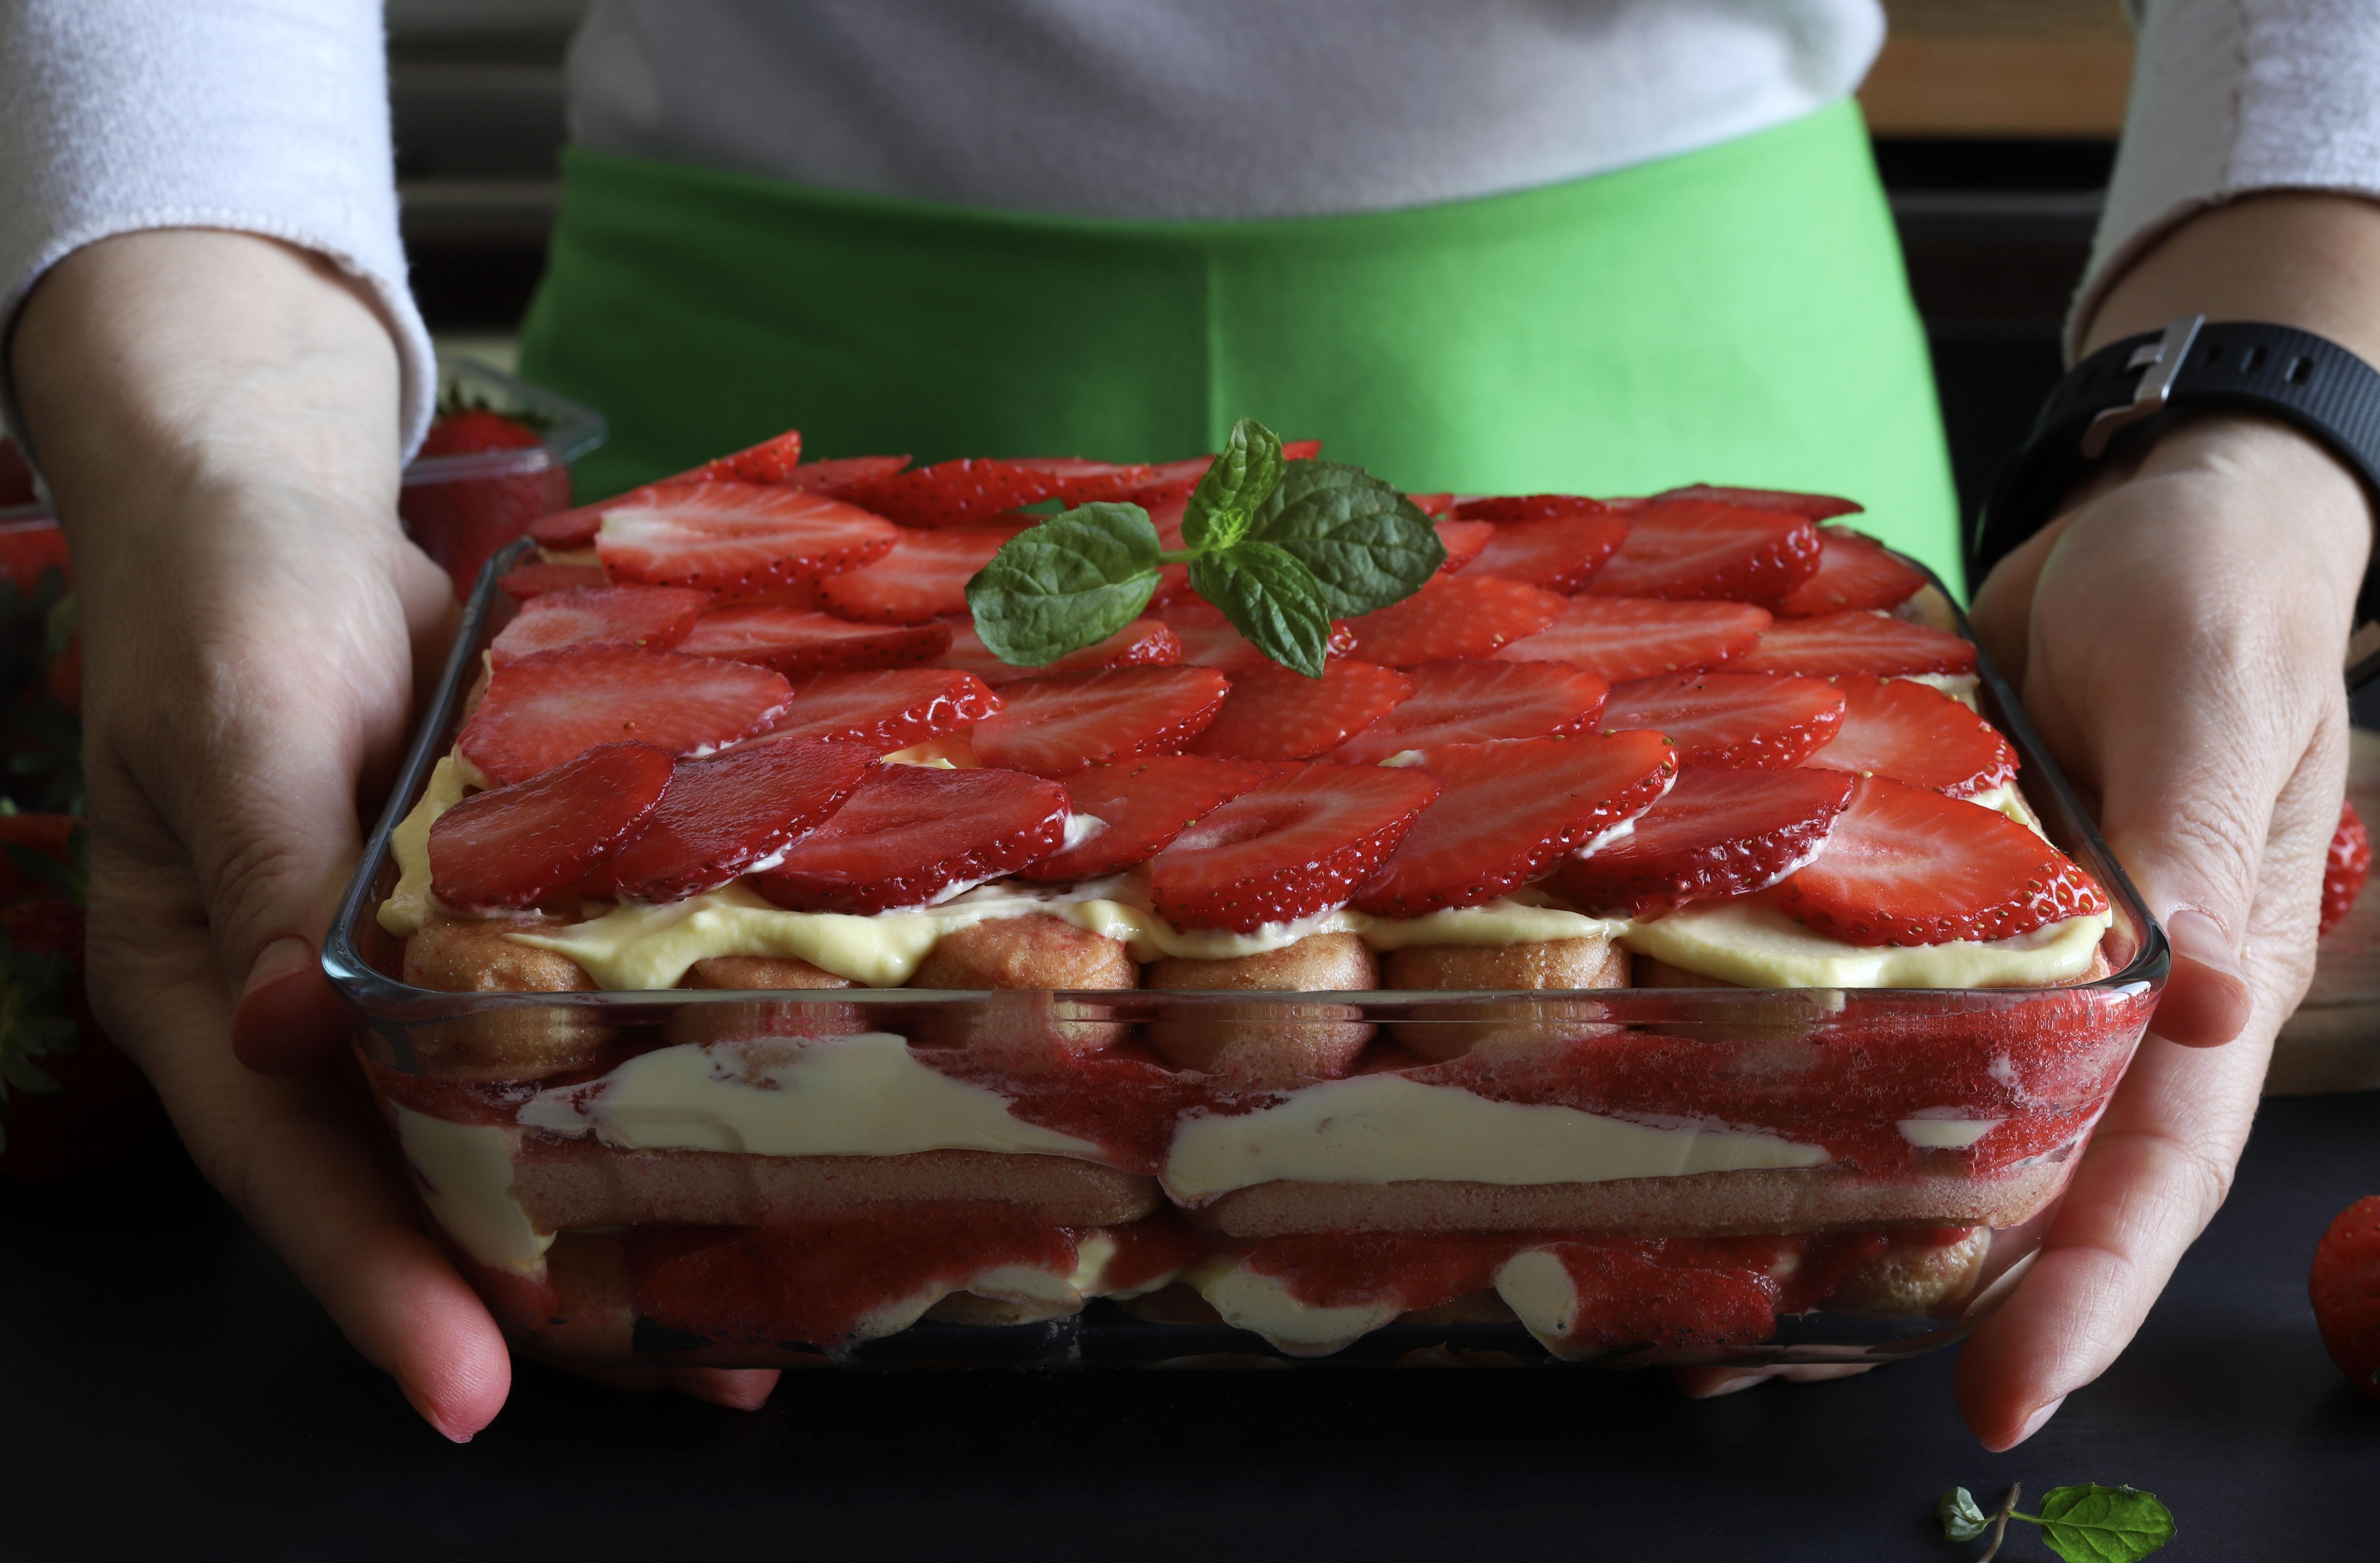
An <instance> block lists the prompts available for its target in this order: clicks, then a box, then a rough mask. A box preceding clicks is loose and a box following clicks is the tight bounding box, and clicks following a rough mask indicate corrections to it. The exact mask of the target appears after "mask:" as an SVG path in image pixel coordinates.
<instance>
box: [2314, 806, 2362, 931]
mask: <svg viewBox="0 0 2380 1563" xmlns="http://www.w3.org/2000/svg"><path fill="white" fill-rule="evenodd" d="M2371 877H2372V833H2371V832H2370V831H2368V830H2366V829H2364V828H2363V816H2362V815H2361V814H2359V813H2357V812H2355V805H2354V804H2352V803H2341V804H2340V805H2339V806H2338V833H2337V834H2336V835H2334V836H2331V838H2330V856H2329V857H2328V859H2327V860H2325V861H2324V863H2323V865H2322V926H2321V930H2320V932H2321V933H2324V934H2327V933H2329V932H2330V931H2331V930H2332V929H2333V928H2336V927H2338V923H2339V920H2340V919H2342V918H2344V917H2345V916H2346V915H2347V914H2348V913H2349V912H2350V911H2352V910H2354V909H2355V898H2356V897H2358V896H2360V895H2362V893H2363V882H2364V881H2365V880H2366V879H2369V878H2371Z"/></svg>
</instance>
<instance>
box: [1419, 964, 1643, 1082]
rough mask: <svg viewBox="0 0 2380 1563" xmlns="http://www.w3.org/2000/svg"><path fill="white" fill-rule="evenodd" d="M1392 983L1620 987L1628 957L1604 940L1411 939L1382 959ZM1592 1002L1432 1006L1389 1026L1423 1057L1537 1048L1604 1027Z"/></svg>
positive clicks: (1624, 981) (1432, 986) (1480, 988)
mask: <svg viewBox="0 0 2380 1563" xmlns="http://www.w3.org/2000/svg"><path fill="white" fill-rule="evenodd" d="M1384 975H1385V977H1386V979H1387V982H1388V985H1389V986H1390V987H1391V988H1402V989H1408V990H1421V991H1427V990H1431V989H1456V990H1468V991H1472V992H1482V991H1488V992H1494V991H1503V990H1510V989H1515V988H1526V989H1548V988H1624V987H1626V986H1627V985H1628V956H1627V953H1626V952H1625V951H1623V950H1621V948H1620V947H1619V946H1617V945H1614V944H1613V943H1612V942H1611V941H1610V940H1609V939H1605V938H1588V939H1544V940H1538V941H1536V942H1534V943H1529V944H1519V945H1414V946H1408V947H1406V948H1404V949H1401V950H1392V951H1390V954H1389V958H1388V959H1387V961H1386V962H1385V963H1384ZM1600 1020H1601V1014H1600V1011H1599V1009H1598V1008H1597V1006H1595V1005H1594V1004H1592V1003H1587V1004H1563V1003H1559V1002H1556V1001H1551V1000H1548V1001H1544V1002H1540V1003H1534V1004H1531V1003H1522V1004H1464V1005H1448V1006H1445V1007H1436V1008H1432V1009H1431V1010H1430V1012H1429V1013H1428V1014H1427V1016H1426V1017H1416V1018H1415V1019H1412V1020H1401V1021H1398V1022H1397V1023H1396V1024H1394V1025H1392V1026H1391V1027H1390V1032H1392V1033H1393V1034H1394V1035H1395V1037H1396V1039H1397V1040H1398V1041H1399V1042H1401V1043H1403V1044H1405V1045H1406V1046H1407V1047H1410V1048H1412V1049H1413V1050H1414V1051H1415V1053H1418V1054H1420V1055H1421V1056H1423V1057H1425V1058H1439V1059H1444V1058H1460V1057H1461V1056H1463V1055H1464V1054H1466V1053H1469V1052H1470V1051H1471V1050H1472V1049H1474V1048H1476V1047H1486V1046H1494V1047H1520V1048H1526V1047H1535V1046H1542V1045H1544V1044H1548V1043H1555V1042H1566V1041H1569V1040H1571V1039H1573V1038H1576V1037H1581V1036H1592V1035H1597V1034H1599V1033H1601V1032H1606V1031H1609V1030H1610V1029H1611V1028H1610V1027H1609V1025H1605V1024H1600V1023H1598V1022H1599V1021H1600Z"/></svg>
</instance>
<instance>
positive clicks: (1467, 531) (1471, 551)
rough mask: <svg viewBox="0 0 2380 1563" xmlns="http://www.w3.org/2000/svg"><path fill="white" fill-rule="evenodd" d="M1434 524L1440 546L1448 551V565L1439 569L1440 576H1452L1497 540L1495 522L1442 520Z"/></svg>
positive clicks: (1445, 564)
mask: <svg viewBox="0 0 2380 1563" xmlns="http://www.w3.org/2000/svg"><path fill="white" fill-rule="evenodd" d="M1432 524H1433V525H1434V526H1435V527H1436V528H1437V529H1438V545H1439V547H1440V548H1443V549H1445V550H1446V563H1444V564H1442V565H1440V566H1439V567H1438V573H1439V574H1440V575H1452V574H1453V573H1454V572H1455V571H1457V570H1459V569H1461V568H1463V566H1465V565H1467V564H1469V563H1470V562H1471V561H1472V560H1474V559H1475V558H1477V557H1478V556H1480V555H1481V554H1482V553H1483V552H1485V551H1486V549H1487V547H1488V544H1489V543H1493V542H1494V541H1495V540H1496V523H1495V522H1493V521H1447V520H1440V521H1437V522H1434V523H1432Z"/></svg>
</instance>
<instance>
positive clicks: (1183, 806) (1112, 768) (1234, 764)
mask: <svg viewBox="0 0 2380 1563" xmlns="http://www.w3.org/2000/svg"><path fill="white" fill-rule="evenodd" d="M1272 774H1273V768H1272V767H1271V766H1270V765H1268V764H1265V763H1262V762H1261V761H1255V760H1201V759H1195V758H1193V757H1192V756H1190V755H1187V754H1152V755H1149V756H1147V758H1145V759H1140V760H1126V761H1124V762H1123V763H1121V764H1115V765H1094V766H1092V767H1091V768H1090V769H1089V770H1087V771H1076V772H1075V774H1074V775H1071V776H1068V777H1067V778H1066V780H1065V788H1066V803H1067V807H1069V808H1070V809H1072V810H1073V811H1074V812H1075V813H1077V814H1088V815H1090V816H1091V817H1092V818H1094V819H1096V820H1098V821H1099V823H1100V829H1099V834H1098V835H1096V836H1092V837H1091V838H1090V839H1089V840H1087V841H1085V842H1083V843H1081V844H1080V845H1078V846H1074V847H1069V848H1067V849H1065V850H1063V851H1062V852H1058V853H1056V854H1054V855H1052V856H1050V857H1047V858H1044V859H1042V860H1041V861H1039V862H1038V863H1035V864H1034V865H1032V866H1031V867H1030V868H1027V869H1026V870H1024V871H1023V873H1024V875H1025V877H1026V878H1027V879H1040V880H1047V881H1050V882H1051V883H1056V884H1062V883H1066V882H1069V881H1072V880H1076V879H1097V878H1099V876H1100V875H1102V874H1109V873H1117V872H1119V871H1121V870H1123V869H1127V868H1130V867H1131V866H1132V865H1133V864H1135V863H1138V862H1145V861H1147V860H1148V859H1150V858H1152V857H1155V856H1156V855H1157V854H1158V853H1159V852H1160V851H1162V850H1163V849H1165V848H1166V847H1167V846H1169V845H1170V844H1172V840H1173V838H1174V837H1175V836H1179V835H1181V834H1182V833H1183V831H1184V830H1186V829H1188V828H1189V827H1190V826H1191V825H1193V824H1196V823H1197V822H1198V821H1199V820H1202V819H1204V818H1205V817H1206V816H1207V815H1208V814H1210V813H1213V812H1215V811H1216V810H1217V809H1220V808H1221V807H1222V806H1223V805H1224V804H1225V803H1228V802H1230V801H1231V800H1233V799H1234V798H1237V797H1238V796H1239V795H1240V794H1241V793H1243V792H1245V791H1247V790H1248V788H1252V787H1254V786H1256V785H1257V783H1258V782H1261V781H1263V780H1264V779H1265V778H1266V777H1267V776H1269V775H1272Z"/></svg>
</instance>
